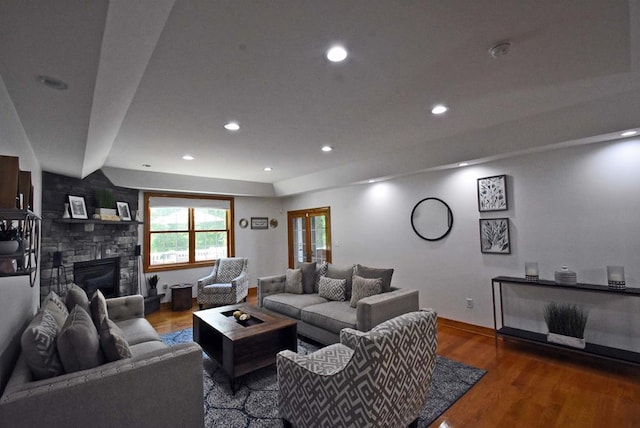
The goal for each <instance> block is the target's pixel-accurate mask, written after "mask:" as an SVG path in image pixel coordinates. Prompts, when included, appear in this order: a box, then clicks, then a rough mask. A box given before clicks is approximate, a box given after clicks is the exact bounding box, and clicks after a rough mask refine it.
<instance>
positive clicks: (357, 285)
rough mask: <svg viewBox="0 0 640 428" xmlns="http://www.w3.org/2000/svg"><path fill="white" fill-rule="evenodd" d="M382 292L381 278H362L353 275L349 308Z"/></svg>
mask: <svg viewBox="0 0 640 428" xmlns="http://www.w3.org/2000/svg"><path fill="white" fill-rule="evenodd" d="M381 292H382V278H363V277H361V276H359V275H353V288H352V290H351V307H352V308H355V307H356V306H357V305H358V300H360V299H364V298H365V297H369V296H374V295H376V294H380V293H381Z"/></svg>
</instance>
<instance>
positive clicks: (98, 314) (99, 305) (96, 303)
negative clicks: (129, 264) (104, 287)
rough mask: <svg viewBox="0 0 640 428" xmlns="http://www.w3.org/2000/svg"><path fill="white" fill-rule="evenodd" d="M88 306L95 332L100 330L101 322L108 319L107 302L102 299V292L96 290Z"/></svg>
mask: <svg viewBox="0 0 640 428" xmlns="http://www.w3.org/2000/svg"><path fill="white" fill-rule="evenodd" d="M89 306H90V307H91V319H93V324H94V325H95V326H96V331H98V330H100V326H101V325H102V321H103V320H104V319H105V318H109V314H108V312H107V300H106V299H105V298H104V295H103V294H102V291H100V290H96V292H95V293H93V297H92V298H91V304H90V305H89Z"/></svg>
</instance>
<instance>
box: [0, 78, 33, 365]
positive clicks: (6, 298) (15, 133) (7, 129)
mask: <svg viewBox="0 0 640 428" xmlns="http://www.w3.org/2000/svg"><path fill="white" fill-rule="evenodd" d="M0 155H7V156H18V157H19V158H20V169H22V170H24V171H31V180H32V183H33V187H34V191H35V193H34V197H33V203H34V211H35V212H36V213H37V214H39V213H40V212H41V208H40V201H41V199H42V197H41V196H42V193H41V192H42V170H41V168H40V164H39V163H38V161H37V160H36V158H35V155H34V153H33V150H32V148H31V144H30V143H29V140H28V138H27V136H26V135H25V133H24V129H23V128H22V124H21V123H20V120H19V119H18V116H17V114H16V111H15V109H14V107H13V104H12V103H11V101H10V98H9V95H8V93H7V90H6V88H5V85H4V81H3V80H2V78H1V77H0ZM39 283H40V280H39V279H37V278H36V284H39ZM39 303H40V302H39V287H33V288H31V287H30V286H29V277H28V276H19V277H11V278H0V354H2V353H3V352H4V351H5V349H6V346H7V345H8V344H9V340H10V339H11V338H12V337H13V336H14V335H15V334H16V333H17V332H18V329H19V328H20V327H22V326H23V324H24V323H25V321H26V320H27V319H28V318H30V317H31V315H32V314H34V313H35V311H36V309H37V307H38V305H39Z"/></svg>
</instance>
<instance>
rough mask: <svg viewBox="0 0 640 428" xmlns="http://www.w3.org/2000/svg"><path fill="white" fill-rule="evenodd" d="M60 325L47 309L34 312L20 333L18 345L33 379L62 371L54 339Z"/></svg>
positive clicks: (52, 375)
mask: <svg viewBox="0 0 640 428" xmlns="http://www.w3.org/2000/svg"><path fill="white" fill-rule="evenodd" d="M59 331H60V327H58V322H57V321H56V319H55V318H54V316H53V315H52V314H51V312H49V310H47V309H43V310H41V311H40V312H38V313H37V314H36V316H35V317H33V319H32V320H31V322H30V323H29V325H28V326H27V328H26V329H25V330H24V332H23V333H22V337H21V338H20V345H21V346H22V354H23V355H24V357H25V359H26V361H27V365H28V366H29V369H30V370H31V374H32V375H33V379H34V380H39V379H47V378H50V377H54V376H58V375H61V374H62V373H64V368H63V367H62V362H61V361H60V357H59V356H58V349H57V348H56V339H57V336H58V333H59Z"/></svg>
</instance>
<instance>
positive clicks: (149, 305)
mask: <svg viewBox="0 0 640 428" xmlns="http://www.w3.org/2000/svg"><path fill="white" fill-rule="evenodd" d="M163 297H164V293H161V294H156V295H155V296H146V297H145V298H144V314H145V315H148V314H150V313H151V312H155V311H157V310H159V309H160V300H162V298H163Z"/></svg>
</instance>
